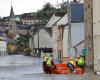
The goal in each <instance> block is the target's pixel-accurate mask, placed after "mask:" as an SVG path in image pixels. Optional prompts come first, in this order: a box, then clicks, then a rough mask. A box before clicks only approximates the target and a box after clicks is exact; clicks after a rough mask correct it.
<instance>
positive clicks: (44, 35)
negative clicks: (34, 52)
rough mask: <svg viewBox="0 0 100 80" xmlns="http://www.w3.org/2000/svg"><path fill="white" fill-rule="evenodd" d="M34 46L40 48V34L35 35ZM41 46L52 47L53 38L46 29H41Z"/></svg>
mask: <svg viewBox="0 0 100 80" xmlns="http://www.w3.org/2000/svg"><path fill="white" fill-rule="evenodd" d="M34 47H35V48H38V34H37V35H35V36H34ZM39 47H46V48H52V38H51V36H50V35H49V34H48V32H47V31H45V30H44V29H42V30H40V31H39Z"/></svg>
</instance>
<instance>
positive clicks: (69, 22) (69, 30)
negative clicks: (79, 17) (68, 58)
mask: <svg viewBox="0 0 100 80" xmlns="http://www.w3.org/2000/svg"><path fill="white" fill-rule="evenodd" d="M71 47H72V41H71V7H70V1H69V0H68V54H69V55H71Z"/></svg>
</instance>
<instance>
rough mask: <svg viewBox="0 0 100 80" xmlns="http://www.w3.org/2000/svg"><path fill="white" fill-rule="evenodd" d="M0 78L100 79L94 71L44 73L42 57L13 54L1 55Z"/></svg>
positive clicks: (27, 79) (1, 79) (35, 79)
mask: <svg viewBox="0 0 100 80" xmlns="http://www.w3.org/2000/svg"><path fill="white" fill-rule="evenodd" d="M0 80H100V77H99V75H94V74H93V73H85V74H83V75H75V74H70V75H67V74H51V75H49V74H44V73H43V70H42V59H41V58H34V57H28V56H23V55H11V56H0Z"/></svg>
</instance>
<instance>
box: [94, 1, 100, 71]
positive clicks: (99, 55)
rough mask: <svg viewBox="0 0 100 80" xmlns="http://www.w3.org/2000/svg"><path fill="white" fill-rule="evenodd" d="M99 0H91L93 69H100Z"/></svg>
mask: <svg viewBox="0 0 100 80" xmlns="http://www.w3.org/2000/svg"><path fill="white" fill-rule="evenodd" d="M99 8H100V0H93V45H94V71H100V9H99Z"/></svg>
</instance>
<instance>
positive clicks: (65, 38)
mask: <svg viewBox="0 0 100 80" xmlns="http://www.w3.org/2000/svg"><path fill="white" fill-rule="evenodd" d="M63 57H68V26H66V27H64V32H63Z"/></svg>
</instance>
